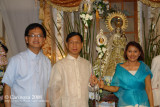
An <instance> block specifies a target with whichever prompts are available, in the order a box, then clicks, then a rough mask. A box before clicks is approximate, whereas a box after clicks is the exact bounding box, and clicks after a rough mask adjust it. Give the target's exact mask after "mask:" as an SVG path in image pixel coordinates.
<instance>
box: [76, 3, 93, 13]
mask: <svg viewBox="0 0 160 107" xmlns="http://www.w3.org/2000/svg"><path fill="white" fill-rule="evenodd" d="M79 10H80V12H85V13H91V12H92V1H90V0H83V1H82V2H81V4H80V7H79Z"/></svg>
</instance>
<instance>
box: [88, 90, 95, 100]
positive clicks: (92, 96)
mask: <svg viewBox="0 0 160 107" xmlns="http://www.w3.org/2000/svg"><path fill="white" fill-rule="evenodd" d="M89 99H91V100H94V93H93V92H89Z"/></svg>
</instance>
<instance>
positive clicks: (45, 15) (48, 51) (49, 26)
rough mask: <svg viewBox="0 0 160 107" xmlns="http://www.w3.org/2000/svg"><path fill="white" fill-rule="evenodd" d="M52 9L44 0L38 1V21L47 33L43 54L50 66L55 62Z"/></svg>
mask: <svg viewBox="0 0 160 107" xmlns="http://www.w3.org/2000/svg"><path fill="white" fill-rule="evenodd" d="M51 10H52V7H51V6H50V5H49V4H48V3H46V0H40V11H39V19H41V20H42V24H43V25H44V26H45V29H46V31H47V37H46V41H45V44H44V46H43V53H44V54H45V55H46V56H48V57H49V58H50V59H51V62H52V65H53V64H54V63H55V62H56V52H55V50H56V44H55V38H54V28H53V20H52V11H51Z"/></svg>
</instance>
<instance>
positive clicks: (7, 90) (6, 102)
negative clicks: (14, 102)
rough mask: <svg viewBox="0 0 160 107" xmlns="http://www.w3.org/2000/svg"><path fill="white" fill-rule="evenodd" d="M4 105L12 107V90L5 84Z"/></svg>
mask: <svg viewBox="0 0 160 107" xmlns="http://www.w3.org/2000/svg"><path fill="white" fill-rule="evenodd" d="M3 96H4V105H5V107H11V99H10V98H11V88H10V86H9V85H7V84H4V93H3Z"/></svg>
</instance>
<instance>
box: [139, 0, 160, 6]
mask: <svg viewBox="0 0 160 107" xmlns="http://www.w3.org/2000/svg"><path fill="white" fill-rule="evenodd" d="M140 1H141V2H142V3H144V4H146V5H148V6H151V7H155V8H156V7H160V0H140Z"/></svg>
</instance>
